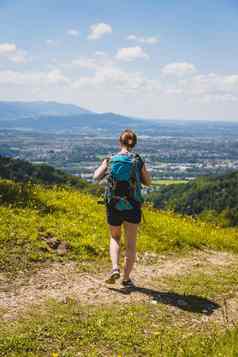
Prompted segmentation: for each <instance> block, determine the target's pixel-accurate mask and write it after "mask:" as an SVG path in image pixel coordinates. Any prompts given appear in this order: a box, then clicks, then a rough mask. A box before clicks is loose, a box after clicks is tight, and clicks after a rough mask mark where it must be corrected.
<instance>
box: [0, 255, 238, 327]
mask: <svg viewBox="0 0 238 357" xmlns="http://www.w3.org/2000/svg"><path fill="white" fill-rule="evenodd" d="M151 261H154V263H153V264H149V262H151ZM236 262H238V257H237V256H235V255H233V254H231V253H226V252H215V251H199V252H196V254H195V253H193V254H190V255H189V256H188V257H185V258H184V257H180V258H178V257H175V256H162V255H160V256H156V255H154V254H149V253H147V254H144V255H143V256H139V257H138V259H137V262H136V264H135V268H134V271H133V274H132V278H134V282H135V284H136V289H134V290H133V291H130V293H129V291H128V290H126V289H125V288H122V287H121V286H120V282H118V283H116V284H114V285H107V284H105V283H104V280H105V277H106V276H107V273H108V272H100V273H98V274H96V273H93V274H92V273H90V274H89V273H85V272H84V273H82V272H79V271H78V267H77V265H76V263H74V262H70V263H66V264H60V263H54V264H52V265H50V266H49V267H48V268H43V269H40V270H39V271H38V272H36V273H34V274H33V275H32V276H30V278H29V279H28V281H25V280H24V281H23V280H21V279H19V278H18V279H17V280H16V281H15V282H14V283H11V284H5V285H4V282H1V283H0V314H1V315H2V316H1V317H2V318H3V319H7V320H8V319H15V318H17V316H18V315H19V313H22V312H25V311H26V310H27V309H28V308H29V307H30V306H32V305H37V304H43V303H44V302H45V301H46V300H47V299H49V298H53V299H56V300H57V301H61V302H67V299H76V300H77V301H78V302H79V303H81V304H97V305H100V304H113V303H120V304H128V303H129V304H132V303H138V302H151V303H158V302H162V303H166V304H167V305H169V306H170V307H171V309H174V308H176V307H179V308H182V309H184V310H189V304H190V303H192V301H189V300H186V299H184V298H183V296H179V295H178V294H173V293H168V292H167V293H166V291H168V286H165V285H163V283H162V280H163V279H161V284H160V281H159V280H158V278H160V277H166V276H179V275H183V274H188V273H189V272H194V271H198V270H199V271H202V270H204V269H206V271H208V270H210V271H214V270H216V268H217V267H225V266H229V265H231V264H234V263H236ZM197 304H198V305H199V304H200V305H199V306H200V307H199V308H200V309H204V311H203V312H204V313H205V315H204V319H209V318H213V319H216V320H221V321H224V313H225V314H228V315H230V314H232V316H233V318H234V316H235V315H234V311H237V310H238V301H236V300H234V299H233V300H231V301H227V302H226V303H225V305H226V306H225V310H224V309H223V308H222V309H217V306H216V303H214V302H209V301H207V300H205V299H204V301H197ZM213 311H214V313H213V314H212V312H213ZM236 315H237V312H236ZM237 319H238V316H237Z"/></svg>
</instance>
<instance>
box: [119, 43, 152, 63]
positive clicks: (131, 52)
mask: <svg viewBox="0 0 238 357" xmlns="http://www.w3.org/2000/svg"><path fill="white" fill-rule="evenodd" d="M140 58H145V59H148V58H149V55H148V54H147V53H146V52H145V51H144V50H143V48H141V47H140V46H135V47H124V48H120V49H119V50H118V51H117V54H116V59H118V60H121V61H126V62H130V61H134V60H136V59H140Z"/></svg>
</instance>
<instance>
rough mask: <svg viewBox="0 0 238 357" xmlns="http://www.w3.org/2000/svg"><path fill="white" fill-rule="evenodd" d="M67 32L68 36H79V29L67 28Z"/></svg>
mask: <svg viewBox="0 0 238 357" xmlns="http://www.w3.org/2000/svg"><path fill="white" fill-rule="evenodd" d="M67 34H68V35H69V36H73V37H78V36H79V31H78V30H75V29H69V30H68V31H67Z"/></svg>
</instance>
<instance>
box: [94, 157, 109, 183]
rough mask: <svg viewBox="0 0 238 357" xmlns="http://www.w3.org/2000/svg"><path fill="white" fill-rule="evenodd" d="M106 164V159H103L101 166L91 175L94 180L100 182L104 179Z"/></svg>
mask: <svg viewBox="0 0 238 357" xmlns="http://www.w3.org/2000/svg"><path fill="white" fill-rule="evenodd" d="M107 162H108V159H104V160H103V162H102V163H101V165H100V166H99V167H98V168H97V169H96V170H95V172H94V175H93V179H94V180H97V181H100V180H101V179H102V178H103V177H104V175H105V173H106V171H107Z"/></svg>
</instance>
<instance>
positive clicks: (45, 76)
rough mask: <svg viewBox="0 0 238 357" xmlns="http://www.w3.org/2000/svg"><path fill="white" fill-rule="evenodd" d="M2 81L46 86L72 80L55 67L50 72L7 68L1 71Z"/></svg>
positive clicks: (3, 82)
mask: <svg viewBox="0 0 238 357" xmlns="http://www.w3.org/2000/svg"><path fill="white" fill-rule="evenodd" d="M0 83H1V84H15V85H33V86H35V85H36V86H42V85H43V86H45V85H49V84H67V83H70V81H69V79H68V78H67V77H65V76H64V75H63V73H62V72H61V71H60V70H59V69H53V70H51V71H48V72H30V71H25V72H19V71H12V70H6V71H0Z"/></svg>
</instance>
